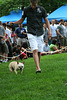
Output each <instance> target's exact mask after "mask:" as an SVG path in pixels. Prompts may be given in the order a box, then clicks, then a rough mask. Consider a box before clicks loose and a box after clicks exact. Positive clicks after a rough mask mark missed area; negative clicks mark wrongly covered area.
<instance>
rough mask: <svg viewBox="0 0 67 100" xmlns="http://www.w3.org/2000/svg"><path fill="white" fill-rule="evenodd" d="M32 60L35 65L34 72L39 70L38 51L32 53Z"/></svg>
mask: <svg viewBox="0 0 67 100" xmlns="http://www.w3.org/2000/svg"><path fill="white" fill-rule="evenodd" d="M33 58H34V61H35V64H36V71H38V70H40V67H39V63H40V53H38V50H34V51H33Z"/></svg>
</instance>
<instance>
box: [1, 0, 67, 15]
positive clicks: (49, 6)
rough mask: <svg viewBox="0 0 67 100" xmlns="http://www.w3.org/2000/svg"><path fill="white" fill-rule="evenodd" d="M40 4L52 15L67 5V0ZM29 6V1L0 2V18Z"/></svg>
mask: <svg viewBox="0 0 67 100" xmlns="http://www.w3.org/2000/svg"><path fill="white" fill-rule="evenodd" d="M38 2H39V5H41V6H43V7H44V8H45V9H46V10H47V12H48V13H51V12H53V11H54V10H56V9H57V8H58V7H60V6H62V5H64V4H65V3H67V0H59V1H57V0H38ZM29 4H30V3H29V0H0V16H3V15H7V14H9V12H10V11H12V10H16V9H19V8H21V7H22V6H25V7H26V6H28V5H29Z"/></svg>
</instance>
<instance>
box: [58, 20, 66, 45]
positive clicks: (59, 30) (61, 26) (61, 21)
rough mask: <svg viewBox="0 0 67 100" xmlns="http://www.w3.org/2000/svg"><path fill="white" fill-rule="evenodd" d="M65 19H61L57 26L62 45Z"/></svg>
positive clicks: (59, 40)
mask: <svg viewBox="0 0 67 100" xmlns="http://www.w3.org/2000/svg"><path fill="white" fill-rule="evenodd" d="M63 24H64V20H63V19H60V22H59V25H58V27H57V34H58V42H60V45H61V46H64V41H65V39H64V25H63Z"/></svg>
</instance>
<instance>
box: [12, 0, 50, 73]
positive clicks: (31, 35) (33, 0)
mask: <svg viewBox="0 0 67 100" xmlns="http://www.w3.org/2000/svg"><path fill="white" fill-rule="evenodd" d="M30 4H31V5H30V6H29V7H27V8H25V9H24V11H23V15H22V18H21V19H20V20H18V21H16V22H13V23H14V24H19V23H22V22H23V21H24V19H25V17H27V30H28V34H27V36H28V39H29V43H30V47H31V49H32V51H33V58H34V61H35V64H36V73H41V69H40V66H39V63H40V58H41V52H42V50H43V46H42V44H43V24H42V18H44V20H45V23H46V25H47V27H48V31H49V34H50V35H51V29H50V24H49V21H48V19H47V14H46V10H45V9H44V8H43V7H41V6H39V5H38V0H30ZM11 23H12V22H10V24H11Z"/></svg>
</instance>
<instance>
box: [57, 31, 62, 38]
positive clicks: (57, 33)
mask: <svg viewBox="0 0 67 100" xmlns="http://www.w3.org/2000/svg"><path fill="white" fill-rule="evenodd" d="M57 34H59V35H60V36H61V38H64V37H63V36H62V35H61V34H60V32H59V29H57Z"/></svg>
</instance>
